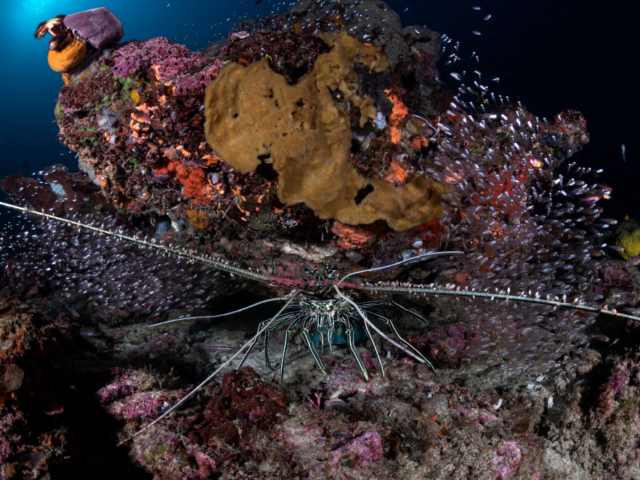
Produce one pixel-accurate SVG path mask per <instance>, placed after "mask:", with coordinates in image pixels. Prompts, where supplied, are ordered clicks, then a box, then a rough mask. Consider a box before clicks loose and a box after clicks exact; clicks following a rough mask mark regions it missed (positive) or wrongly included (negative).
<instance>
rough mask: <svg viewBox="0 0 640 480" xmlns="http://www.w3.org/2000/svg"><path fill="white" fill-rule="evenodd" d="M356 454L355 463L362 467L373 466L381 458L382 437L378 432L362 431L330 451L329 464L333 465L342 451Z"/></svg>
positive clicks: (342, 453) (338, 459)
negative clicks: (342, 445)
mask: <svg viewBox="0 0 640 480" xmlns="http://www.w3.org/2000/svg"><path fill="white" fill-rule="evenodd" d="M345 451H346V452H349V453H351V454H353V455H356V465H357V466H361V467H363V468H374V467H375V466H376V464H377V463H378V460H380V459H381V458H382V455H383V451H382V438H381V437H380V434H379V433H378V432H364V433H362V434H361V435H359V436H358V437H356V438H354V439H353V440H349V441H348V443H346V444H345V446H344V447H340V448H339V449H338V450H336V451H335V452H334V453H332V455H331V456H332V460H330V461H329V465H333V466H335V465H336V464H337V463H338V462H339V461H340V458H341V457H342V455H344V453H345Z"/></svg>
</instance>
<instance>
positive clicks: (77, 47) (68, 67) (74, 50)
mask: <svg viewBox="0 0 640 480" xmlns="http://www.w3.org/2000/svg"><path fill="white" fill-rule="evenodd" d="M86 53H87V46H86V45H85V44H84V42H83V41H82V40H79V39H76V40H73V39H71V38H69V37H67V38H66V39H65V41H64V42H63V43H62V45H61V48H60V50H49V55H48V60H49V66H50V67H51V70H53V71H54V72H60V73H69V72H71V71H73V69H74V68H76V67H77V66H78V65H80V62H82V60H83V59H84V56H85V55H86Z"/></svg>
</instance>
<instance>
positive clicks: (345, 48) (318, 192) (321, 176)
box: [205, 32, 448, 231]
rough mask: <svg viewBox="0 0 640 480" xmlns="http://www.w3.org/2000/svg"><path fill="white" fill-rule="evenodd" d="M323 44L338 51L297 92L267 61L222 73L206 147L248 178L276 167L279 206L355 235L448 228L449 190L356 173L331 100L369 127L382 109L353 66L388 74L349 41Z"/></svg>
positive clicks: (210, 107) (336, 37)
mask: <svg viewBox="0 0 640 480" xmlns="http://www.w3.org/2000/svg"><path fill="white" fill-rule="evenodd" d="M320 36H321V38H322V40H323V41H324V42H326V43H327V44H329V45H330V46H332V49H331V51H329V52H328V53H324V54H322V55H320V56H318V59H317V60H316V63H315V66H314V68H313V70H312V71H311V72H309V73H308V74H306V75H305V76H303V77H302V78H301V79H300V80H299V81H298V83H297V84H296V85H289V84H287V82H286V80H285V78H284V77H283V76H282V75H280V74H278V73H276V72H274V71H273V70H271V68H270V67H269V63H268V62H267V60H266V59H263V60H261V61H260V62H256V63H253V64H251V65H249V66H247V67H245V66H242V65H238V64H231V65H229V66H227V67H225V68H224V69H223V70H222V71H221V72H220V75H219V76H218V78H217V79H216V80H214V81H213V82H211V83H210V84H209V85H208V86H207V89H206V95H205V118H206V121H205V135H206V138H207V141H208V142H209V144H210V145H211V147H212V148H213V149H214V150H215V151H216V152H217V153H218V154H219V155H220V156H221V157H222V158H223V159H224V160H225V161H226V162H227V163H228V164H230V165H231V166H232V167H233V168H235V169H236V170H238V171H239V172H241V173H249V172H253V171H255V169H256V168H257V167H258V165H260V163H261V162H263V161H264V162H266V163H270V164H272V165H273V168H274V170H275V171H276V172H277V173H278V198H279V199H280V201H281V202H282V203H284V204H286V205H293V204H296V203H304V204H305V205H307V206H308V207H309V208H311V209H312V210H313V211H314V212H315V214H316V215H317V216H318V217H319V218H322V219H328V218H335V219H337V220H339V221H340V222H342V223H345V224H349V225H363V224H370V223H373V222H375V221H376V220H386V222H387V223H388V224H389V226H390V227H391V228H393V229H394V230H396V231H400V230H405V229H407V228H411V227H413V226H416V225H420V224H423V223H426V222H429V221H431V220H433V219H435V218H441V217H442V208H441V206H440V202H441V195H442V194H443V193H445V192H447V191H448V189H447V188H446V187H444V186H442V185H440V184H438V183H435V182H430V181H429V180H428V179H427V178H426V177H424V176H420V175H418V176H416V177H415V178H414V179H413V180H412V181H411V182H409V183H408V184H407V185H404V186H396V185H395V184H394V183H391V182H388V181H385V180H382V179H380V178H377V177H374V178H371V179H367V178H365V177H363V176H362V175H360V174H359V173H358V172H357V171H356V170H355V169H354V168H353V167H352V166H351V165H350V164H349V162H348V158H349V149H350V147H351V125H350V123H349V115H348V112H347V111H346V109H345V107H344V105H343V104H342V103H338V102H336V101H334V100H333V98H332V97H331V90H335V89H336V88H339V89H340V91H341V92H342V93H343V94H344V96H345V97H346V98H348V99H349V100H351V101H352V102H353V103H354V104H355V105H357V106H358V107H359V108H360V111H361V121H360V122H361V124H362V125H364V123H366V122H367V120H368V119H369V118H374V117H375V115H376V109H375V107H374V106H373V100H372V99H371V98H370V97H369V96H367V95H365V96H364V97H358V96H356V94H355V92H356V91H357V79H358V77H357V75H356V73H355V72H354V71H353V68H352V66H353V64H354V63H355V62H356V61H360V62H362V63H364V64H365V65H367V66H368V67H369V68H371V69H372V70H375V71H382V70H384V69H386V68H388V65H389V64H388V62H387V59H386V57H385V56H384V53H383V52H382V50H381V49H380V48H378V47H373V46H365V45H363V44H361V43H360V42H358V41H357V40H356V39H354V38H353V37H350V36H349V35H347V34H346V33H344V32H343V33H339V34H328V33H325V34H321V35H320ZM365 187H366V188H367V190H363V189H364V188H365ZM366 191H369V193H368V194H367V195H366V196H365V197H364V199H362V200H361V201H359V202H356V197H357V196H358V192H361V195H360V196H362V192H366Z"/></svg>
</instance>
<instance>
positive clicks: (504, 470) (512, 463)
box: [491, 441, 522, 480]
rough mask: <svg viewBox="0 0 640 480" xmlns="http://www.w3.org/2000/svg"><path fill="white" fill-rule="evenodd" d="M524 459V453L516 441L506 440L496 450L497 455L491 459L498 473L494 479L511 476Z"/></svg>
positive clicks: (502, 479) (492, 465) (493, 467)
mask: <svg viewBox="0 0 640 480" xmlns="http://www.w3.org/2000/svg"><path fill="white" fill-rule="evenodd" d="M520 460H522V453H521V452H520V449H519V448H518V445H517V444H516V442H514V441H508V442H507V441H505V442H503V444H502V447H501V448H499V449H498V450H497V451H496V452H495V456H494V457H493V458H492V459H491V467H492V469H493V471H494V472H495V473H496V476H495V477H493V478H494V480H498V479H501V480H505V479H507V478H510V474H511V472H513V471H514V470H515V469H516V468H517V467H518V464H519V463H520Z"/></svg>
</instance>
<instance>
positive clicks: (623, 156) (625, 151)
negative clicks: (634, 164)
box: [621, 143, 627, 163]
mask: <svg viewBox="0 0 640 480" xmlns="http://www.w3.org/2000/svg"><path fill="white" fill-rule="evenodd" d="M621 152H622V161H623V162H624V163H627V147H625V146H624V143H623V144H622V149H621Z"/></svg>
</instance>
